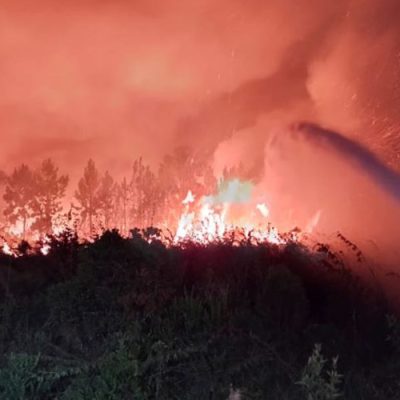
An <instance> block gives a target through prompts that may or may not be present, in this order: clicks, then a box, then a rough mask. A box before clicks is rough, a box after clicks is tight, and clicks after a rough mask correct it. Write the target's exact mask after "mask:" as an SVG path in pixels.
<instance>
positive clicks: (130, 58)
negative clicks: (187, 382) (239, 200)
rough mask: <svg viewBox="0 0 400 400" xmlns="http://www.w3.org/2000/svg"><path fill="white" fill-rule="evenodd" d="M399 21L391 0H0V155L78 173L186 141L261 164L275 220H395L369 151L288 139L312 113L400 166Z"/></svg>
mask: <svg viewBox="0 0 400 400" xmlns="http://www.w3.org/2000/svg"><path fill="white" fill-rule="evenodd" d="M399 21H400V2H399V1H398V0H336V1H325V0H296V1H293V0H219V1H215V0H198V1H195V0H163V1H159V0H131V1H128V0H79V1H78V0H69V1H52V0H46V1H40V0H38V1H31V0H18V1H15V0H9V1H7V0H0V134H1V138H2V142H1V146H0V156H1V157H0V168H3V169H6V170H9V169H10V168H11V167H13V166H15V165H16V164H18V163H21V162H28V163H38V162H39V161H40V160H42V159H44V158H46V157H52V158H53V159H54V160H55V161H56V162H57V163H58V164H59V165H60V166H61V169H62V170H63V172H64V171H65V172H68V173H69V174H70V175H71V176H72V181H76V178H77V177H78V176H79V174H80V173H81V171H82V168H83V166H84V164H85V163H86V161H87V159H88V158H89V157H92V158H94V159H95V160H96V162H97V163H98V165H99V166H100V167H101V169H106V168H107V169H109V170H111V171H112V172H113V173H115V174H118V173H121V171H124V172H126V171H127V170H128V168H129V167H130V166H131V164H132V160H133V159H135V158H137V157H138V156H143V157H144V158H145V159H146V160H147V161H148V162H150V163H151V164H152V165H153V166H154V167H155V166H156V165H157V163H158V162H159V161H160V160H161V158H162V156H163V155H164V154H166V153H167V152H170V151H171V150H173V149H174V148H175V147H176V146H180V145H190V146H191V147H192V148H194V149H195V150H201V151H206V152H208V153H209V154H211V156H212V157H213V165H214V169H215V172H216V173H217V174H218V173H219V172H221V170H222V168H223V167H224V166H226V165H228V166H232V165H235V164H237V163H239V162H242V163H243V164H244V165H245V166H246V167H248V168H249V169H251V170H252V171H255V173H256V175H257V176H258V178H259V180H258V187H257V191H261V192H264V190H265V194H266V196H267V197H268V198H269V199H270V200H271V204H272V206H274V205H275V206H276V204H278V205H279V204H282V206H281V210H280V213H279V212H276V213H275V215H276V217H277V219H278V220H279V218H280V217H282V215H286V214H287V213H288V212H292V210H293V208H298V209H299V210H297V211H296V210H295V211H294V214H293V215H296V212H297V213H298V214H299V215H300V217H299V219H298V220H299V221H300V220H301V221H303V222H304V223H305V224H306V221H307V218H311V217H312V215H318V219H321V222H320V225H321V226H323V225H324V219H325V223H328V224H329V223H330V224H331V225H330V226H331V228H332V229H335V228H336V226H335V227H332V223H335V224H336V223H337V225H338V226H337V229H340V228H342V227H344V228H345V227H346V226H347V227H348V226H351V227H354V226H358V227H360V221H363V223H365V221H367V220H368V221H369V222H368V227H366V226H365V227H362V228H360V229H359V230H363V231H364V232H365V231H368V230H372V229H374V227H373V225H374V223H375V222H374V221H377V220H378V221H379V222H378V224H379V232H381V231H382V232H383V231H384V230H385V229H387V228H388V226H389V225H390V227H391V228H393V227H395V226H396V227H397V226H399V224H397V221H399V219H400V218H399V217H400V215H399V204H398V202H397V203H396V202H395V203H393V201H394V200H393V199H392V198H390V193H389V194H388V193H386V194H385V193H384V192H385V190H384V189H385V185H383V184H381V185H380V184H379V183H378V184H377V182H376V179H375V178H376V177H377V176H378V175H379V174H380V172H379V171H386V169H385V168H386V166H383V167H380V166H379V162H378V161H377V162H376V164H374V165H378V169H379V171H378V172H376V173H375V172H374V171H372V170H373V168H372V167H371V168H365V171H364V170H362V169H363V167H364V166H365V164H366V163H368V162H369V161H368V160H375V158H374V157H375V156H371V157H369V156H367V157H364V158H363V160H364V159H366V160H367V161H366V162H364V161H362V162H358V164H357V163H354V162H351V161H352V160H351V159H352V157H349V159H350V160H349V161H348V162H346V161H344V159H345V158H346V157H345V156H346V154H342V155H341V156H340V155H338V154H339V152H340V151H339V152H338V151H337V149H336V150H335V149H333V148H332V149H330V150H329V148H324V147H323V146H322V147H321V146H320V144H319V143H317V144H316V143H314V144H313V143H312V142H313V141H312V140H308V139H307V138H309V135H308V136H307V135H305V136H304V135H303V136H301V137H302V138H303V142H309V144H306V145H305V147H304V143H303V142H301V145H300V144H296V141H295V142H293V140H292V139H290V140H289V142H287V141H286V142H285V140H286V138H288V137H292V136H290V133H288V131H290V129H287V127H288V126H289V125H290V124H292V123H296V122H298V121H311V122H313V123H314V124H318V125H320V126H324V127H326V128H328V129H331V130H335V131H337V132H341V134H342V135H344V138H346V140H347V139H350V140H354V141H355V142H356V143H357V146H358V144H360V145H361V146H364V147H363V148H365V151H364V150H362V152H361V153H360V154H362V155H364V154H367V152H368V151H370V152H371V153H372V154H375V155H376V156H377V157H378V158H379V159H381V160H382V161H383V164H386V165H387V166H391V167H392V168H394V169H397V170H400V128H399V127H400V112H399V109H400V24H399ZM316 132H318V129H317V131H316ZM318 135H319V137H322V136H323V135H322V134H319V133H318ZM276 137H278V138H279V137H280V138H281V139H282V138H283V139H284V140H283V141H281V143H280V144H279V143H278V145H276V143H277V142H276ZM342 142H343V143H348V142H347V141H341V143H342ZM297 143H298V142H297ZM357 146H353V145H352V144H350V148H353V149H357V148H358V147H357ZM362 157H363V156H362ZM374 162H375V161H374ZM371 171H372V175H371V174H370V176H369V177H368V174H369V173H370V172H371ZM389 174H390V173H389ZM393 174H394V172H393ZM391 176H394V177H395V178H394V182H398V181H397V180H396V179H397V176H396V175H391ZM365 179H366V180H367V181H365ZM374 179H375V181H374ZM391 182H392V181H391ZM382 188H383V189H382ZM375 189H376V190H375ZM396 190H398V189H396ZM397 193H398V192H397ZM262 194H263V193H262ZM385 196H389V198H387V197H385ZM261 197H262V196H261ZM288 199H289V200H288ZM296 199H297V200H296ZM360 204H362V206H363V207H360ZM385 204H390V206H385ZM380 210H384V212H383V214H382V212H381V211H380ZM272 211H274V210H272ZM275 211H276V209H275ZM285 213H286V214H285ZM315 213H317V214H315ZM279 214H281V215H279ZM394 214H395V215H394ZM293 215H292V216H291V217H290V218H289V220H290V222H293V223H296V222H298V221H297V220H296V219H294V220H293V221H292V217H293ZM366 215H367V216H368V218H366ZM319 216H322V217H321V218H320V217H319ZM338 216H340V217H341V218H339V217H338ZM289 220H287V221H286V222H287V223H288V221H289ZM393 221H395V223H394V222H393ZM367 228H368V229H367ZM396 229H397V230H396ZM396 229H394V228H393V229H391V232H392V233H394V234H395V237H398V235H397V234H398V233H399V229H398V228H396ZM379 235H380V233H379ZM370 236H374V235H373V234H371V235H370ZM375 236H376V235H375ZM368 238H369V237H367V239H368Z"/></svg>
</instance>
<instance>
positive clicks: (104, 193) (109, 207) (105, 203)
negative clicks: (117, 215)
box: [98, 171, 116, 229]
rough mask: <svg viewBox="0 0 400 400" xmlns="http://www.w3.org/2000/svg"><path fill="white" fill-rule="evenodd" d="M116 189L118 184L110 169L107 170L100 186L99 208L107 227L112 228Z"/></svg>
mask: <svg viewBox="0 0 400 400" xmlns="http://www.w3.org/2000/svg"><path fill="white" fill-rule="evenodd" d="M115 190H116V186H115V183H114V179H113V178H112V176H111V175H110V173H109V172H108V171H106V172H105V174H104V176H103V177H102V178H101V182H100V187H99V193H98V195H99V210H100V213H101V214H102V217H103V221H104V227H105V228H106V229H110V228H111V222H112V221H111V220H112V216H113V209H114V203H115Z"/></svg>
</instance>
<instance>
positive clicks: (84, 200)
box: [75, 159, 101, 235]
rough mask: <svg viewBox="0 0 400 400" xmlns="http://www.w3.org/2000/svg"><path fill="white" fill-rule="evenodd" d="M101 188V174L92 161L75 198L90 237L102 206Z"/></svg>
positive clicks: (85, 171)
mask: <svg viewBox="0 0 400 400" xmlns="http://www.w3.org/2000/svg"><path fill="white" fill-rule="evenodd" d="M99 187H100V178H99V172H98V170H97V168H96V165H95V163H94V161H93V160H91V159H90V160H89V161H88V163H87V165H86V167H85V170H84V172H83V177H82V178H81V179H80V180H79V183H78V190H77V191H76V192H75V198H76V199H77V200H78V202H79V205H80V210H81V219H82V223H85V222H88V225H89V234H90V235H92V234H93V233H94V222H95V219H96V217H97V216H98V214H99V210H100V205H101V201H100V195H99Z"/></svg>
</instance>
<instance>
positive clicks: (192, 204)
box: [174, 179, 316, 245]
mask: <svg viewBox="0 0 400 400" xmlns="http://www.w3.org/2000/svg"><path fill="white" fill-rule="evenodd" d="M251 189H252V187H251V184H250V183H247V182H241V181H239V180H237V179H235V180H231V181H228V182H225V183H223V184H222V185H221V186H220V190H219V192H218V194H217V195H215V196H204V197H202V198H201V199H200V200H199V201H197V202H196V198H195V196H194V195H193V193H192V191H191V190H189V191H188V193H187V195H186V197H185V199H184V200H183V201H182V205H183V208H184V210H183V212H182V215H181V216H180V218H179V222H178V227H177V230H176V234H175V237H174V243H175V244H182V243H184V242H194V243H201V244H208V243H212V242H220V241H223V240H224V239H226V238H227V237H233V238H235V237H237V236H239V237H242V238H245V239H247V240H250V241H253V242H255V243H271V244H277V245H279V244H286V243H287V242H288V241H289V240H290V241H296V240H297V239H298V237H297V234H296V233H295V232H294V231H293V232H292V233H291V234H290V235H289V236H288V235H280V234H279V231H278V229H277V228H276V227H274V226H272V225H271V223H270V222H269V221H268V216H269V209H268V206H267V205H266V204H265V203H258V204H256V205H255V207H254V209H253V210H251V209H250V210H249V206H248V204H247V203H250V200H251ZM237 204H240V205H244V211H245V213H247V214H248V215H247V216H249V214H250V215H252V218H250V217H249V218H246V217H245V218H244V220H243V218H239V221H235V218H230V212H229V211H230V208H231V207H233V206H234V205H237ZM250 208H251V207H250ZM246 219H247V220H246ZM315 225H316V223H315V224H314V226H315Z"/></svg>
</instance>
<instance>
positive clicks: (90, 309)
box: [0, 148, 400, 400]
mask: <svg viewBox="0 0 400 400" xmlns="http://www.w3.org/2000/svg"><path fill="white" fill-rule="evenodd" d="M234 178H237V179H243V180H249V181H251V179H252V178H253V179H255V178H254V171H253V175H252V171H244V169H243V167H242V166H239V167H237V168H234V169H231V170H225V171H224V177H223V179H226V180H228V179H234ZM69 183H70V182H69V177H68V176H67V175H64V174H62V173H61V172H60V171H59V169H58V167H57V166H56V164H55V163H54V162H53V161H52V160H50V159H47V160H45V161H43V163H42V164H41V165H40V166H39V168H36V169H32V168H30V167H29V166H28V165H26V164H21V165H20V166H18V167H16V168H15V169H14V170H13V171H12V172H11V173H10V174H9V175H6V174H5V173H4V174H2V184H3V190H4V194H3V205H2V207H3V210H2V212H3V217H2V218H3V220H2V222H3V226H2V237H3V240H4V243H7V244H8V243H12V244H13V246H14V247H13V251H12V252H10V251H5V250H6V248H5V247H4V246H3V252H2V253H0V348H1V350H0V354H1V355H0V398H1V399H7V400H23V399H32V400H39V399H41V400H42V399H44V400H47V399H48V400H50V399H64V400H66V399H70V400H72V399H74V400H93V399H98V400H103V399H104V400H119V399H126V400H128V399H136V400H150V399H156V400H164V399H165V400H169V399H181V400H184V399H188V400H189V399H199V400H203V399H204V400H219V399H221V400H227V399H230V400H238V399H273V400H275V399H276V400H278V399H279V400H282V399H287V400H292V399H293V400H294V399H296V400H297V399H305V400H333V399H340V398H342V399H349V400H364V399H377V400H378V399H389V400H391V399H393V400H394V399H398V398H399V397H400V381H399V376H400V357H399V355H400V322H399V321H398V319H397V317H396V312H397V310H396V308H395V307H394V306H393V304H392V303H391V301H390V300H389V299H388V296H387V293H385V290H384V289H383V288H382V286H381V285H380V283H379V282H378V279H377V278H376V276H375V275H374V273H373V271H369V272H368V273H362V274H359V273H357V272H356V271H358V272H359V271H367V270H368V265H367V263H366V260H365V258H364V257H363V254H362V252H361V251H360V250H359V249H358V247H357V246H356V245H355V244H353V243H352V242H351V241H350V240H348V239H347V238H345V237H344V236H343V235H341V234H340V233H339V234H338V235H337V239H338V240H339V241H340V242H341V243H342V247H343V249H345V250H346V251H347V253H345V252H343V251H338V250H337V249H336V248H334V247H332V246H330V244H326V243H320V242H316V243H314V245H313V246H308V245H305V244H304V243H302V242H301V241H296V240H285V241H281V242H271V241H268V240H267V241H257V240H253V239H252V238H251V237H249V236H229V235H226V236H224V237H223V238H220V239H219V240H214V241H211V242H204V243H202V242H199V241H196V240H191V238H190V237H188V238H186V239H185V238H184V240H181V241H179V242H176V241H174V240H173V232H171V231H170V229H173V228H172V227H174V226H176V223H177V221H178V219H179V215H180V214H181V213H182V207H183V205H182V199H184V198H185V196H187V193H188V191H190V193H191V195H190V196H189V197H191V196H194V195H195V196H199V197H200V196H205V195H207V194H208V193H210V188H211V192H212V191H213V190H215V188H217V187H218V184H219V183H218V180H217V179H216V178H215V177H214V176H213V174H212V168H211V167H210V166H209V165H208V164H207V162H206V159H205V158H203V159H202V158H200V157H197V156H196V157H195V156H194V155H193V153H191V152H190V151H189V150H187V149H183V148H180V149H177V150H176V151H175V152H174V153H173V154H171V155H169V156H166V157H165V158H164V160H163V162H162V163H161V165H160V167H159V170H158V172H157V173H154V172H153V171H152V170H151V168H150V167H149V166H148V165H146V164H145V163H144V162H143V160H142V159H141V158H139V159H137V160H136V161H134V163H133V166H132V169H131V171H130V173H129V174H127V176H122V178H121V177H120V178H119V179H115V178H113V176H112V175H111V174H110V173H109V172H108V171H105V172H101V171H99V170H98V168H97V167H96V164H95V162H94V161H93V160H89V161H88V163H87V165H86V166H85V168H84V170H83V173H82V177H81V178H80V179H79V181H78V183H77V187H76V188H75V189H74V190H73V189H71V188H70V187H69V186H68V185H69ZM192 193H193V194H194V195H192ZM183 202H185V201H183ZM174 224H175V225H174ZM155 226H157V228H156V227H155ZM44 240H45V243H46V246H47V247H46V252H44V251H43V249H44V247H43V243H44V242H43V241H44ZM345 254H347V255H345ZM349 254H350V257H349V256H348V255H349ZM395 279H398V278H397V275H395V274H393V280H395Z"/></svg>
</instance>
